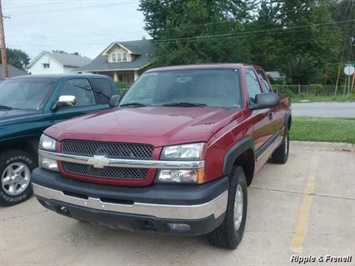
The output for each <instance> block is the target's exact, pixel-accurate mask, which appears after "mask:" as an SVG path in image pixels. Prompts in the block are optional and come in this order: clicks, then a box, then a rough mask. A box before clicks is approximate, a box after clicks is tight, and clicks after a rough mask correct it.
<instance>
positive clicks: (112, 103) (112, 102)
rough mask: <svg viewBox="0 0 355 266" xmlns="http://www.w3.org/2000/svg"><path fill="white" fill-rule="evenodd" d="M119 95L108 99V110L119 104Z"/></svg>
mask: <svg viewBox="0 0 355 266" xmlns="http://www.w3.org/2000/svg"><path fill="white" fill-rule="evenodd" d="M120 101H121V95H112V96H111V99H110V104H109V105H110V108H115V107H117V106H118V105H119V104H120Z"/></svg>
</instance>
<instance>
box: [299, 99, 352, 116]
mask: <svg viewBox="0 0 355 266" xmlns="http://www.w3.org/2000/svg"><path fill="white" fill-rule="evenodd" d="M292 115H293V116H294V117H297V116H307V117H328V118H335V117H338V118H355V102H342V103H337V102H319V103H317V102H309V103H292Z"/></svg>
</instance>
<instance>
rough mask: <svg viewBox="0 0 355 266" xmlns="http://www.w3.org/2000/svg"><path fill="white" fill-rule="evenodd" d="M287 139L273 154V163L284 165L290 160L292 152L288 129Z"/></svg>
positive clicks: (286, 129)
mask: <svg viewBox="0 0 355 266" xmlns="http://www.w3.org/2000/svg"><path fill="white" fill-rule="evenodd" d="M285 131H286V132H285V137H284V139H283V141H282V143H281V145H280V146H279V147H278V148H277V149H276V150H275V151H274V153H273V154H272V157H271V158H272V161H273V162H274V163H278V164H284V163H286V162H287V160H288V153H289V150H290V138H289V132H288V128H287V127H286V128H285Z"/></svg>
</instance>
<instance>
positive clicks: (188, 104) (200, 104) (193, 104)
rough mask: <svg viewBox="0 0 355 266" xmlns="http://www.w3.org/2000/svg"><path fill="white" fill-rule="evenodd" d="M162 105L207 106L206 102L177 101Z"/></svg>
mask: <svg viewBox="0 0 355 266" xmlns="http://www.w3.org/2000/svg"><path fill="white" fill-rule="evenodd" d="M162 106H181V107H203V106H207V104H204V103H188V102H179V103H167V104H163V105H162Z"/></svg>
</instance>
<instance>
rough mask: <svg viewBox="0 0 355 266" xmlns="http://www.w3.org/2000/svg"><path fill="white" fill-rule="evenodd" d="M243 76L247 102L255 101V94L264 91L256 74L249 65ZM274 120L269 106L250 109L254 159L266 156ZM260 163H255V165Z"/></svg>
mask: <svg viewBox="0 0 355 266" xmlns="http://www.w3.org/2000/svg"><path fill="white" fill-rule="evenodd" d="M245 71H246V72H245V78H246V85H247V92H248V97H249V104H250V106H252V105H253V104H254V103H255V96H256V95H257V94H260V93H264V91H263V89H262V87H261V84H260V81H259V78H258V74H257V73H256V71H255V70H254V68H252V67H250V68H247V69H246V70H245ZM274 120H275V118H274V115H273V111H272V110H271V109H270V108H266V109H261V110H252V111H251V123H252V128H253V133H252V134H253V139H254V145H255V154H256V160H257V161H259V160H261V159H262V158H265V157H268V155H267V154H268V151H269V150H271V148H272V146H273V143H274V142H273V137H274V134H275V133H276V131H275V127H274V126H273V121H274ZM258 165H260V164H257V166H258Z"/></svg>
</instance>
